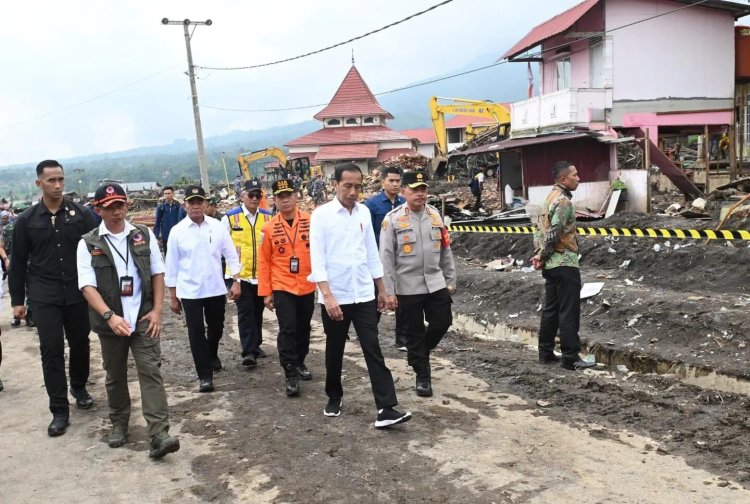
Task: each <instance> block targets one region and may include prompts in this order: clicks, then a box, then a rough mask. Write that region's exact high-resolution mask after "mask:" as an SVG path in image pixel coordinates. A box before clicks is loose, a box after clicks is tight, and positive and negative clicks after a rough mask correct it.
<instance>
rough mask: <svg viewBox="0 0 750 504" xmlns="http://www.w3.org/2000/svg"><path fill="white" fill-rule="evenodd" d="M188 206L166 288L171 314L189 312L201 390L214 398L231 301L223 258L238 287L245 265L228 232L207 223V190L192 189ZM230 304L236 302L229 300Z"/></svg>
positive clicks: (171, 245)
mask: <svg viewBox="0 0 750 504" xmlns="http://www.w3.org/2000/svg"><path fill="white" fill-rule="evenodd" d="M185 205H186V206H187V217H188V218H187V219H183V220H181V221H180V222H178V223H177V224H176V225H175V226H174V227H173V228H172V230H171V231H170V233H169V241H168V244H167V257H166V263H167V275H166V279H165V283H166V285H167V287H168V288H169V294H170V299H169V307H170V309H171V310H172V311H173V312H174V313H177V314H180V313H181V312H182V308H184V309H185V321H186V322H187V328H188V338H189V339H190V351H191V352H192V354H193V361H194V362H195V370H196V371H197V373H198V380H199V381H200V384H199V387H198V390H199V391H200V392H213V390H214V383H213V377H214V367H215V365H216V364H218V363H219V362H220V361H218V359H219V355H218V350H219V340H220V339H221V336H222V333H223V331H224V308H225V305H226V295H227V288H226V284H225V283H224V274H223V272H222V271H221V257H222V256H224V258H225V259H226V262H227V267H228V268H229V272H230V274H231V275H232V278H233V280H234V282H239V281H240V280H239V273H240V262H239V260H238V258H237V251H236V250H235V248H234V244H233V243H232V238H231V237H230V236H229V232H228V231H227V229H226V227H224V226H223V225H222V224H221V222H219V221H217V220H216V219H212V218H206V215H205V212H206V207H207V206H208V203H207V201H206V192H205V191H204V190H203V188H202V187H200V186H188V188H187V189H186V190H185ZM230 299H234V297H233V296H232V295H230ZM204 314H205V324H204ZM216 367H220V365H219V366H216Z"/></svg>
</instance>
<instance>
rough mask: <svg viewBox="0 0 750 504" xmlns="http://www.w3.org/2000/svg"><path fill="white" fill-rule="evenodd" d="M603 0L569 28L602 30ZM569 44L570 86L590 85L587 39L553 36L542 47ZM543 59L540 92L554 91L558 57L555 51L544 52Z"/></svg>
mask: <svg viewBox="0 0 750 504" xmlns="http://www.w3.org/2000/svg"><path fill="white" fill-rule="evenodd" d="M603 5H604V2H599V4H597V5H596V6H594V7H592V9H591V10H590V11H589V12H587V13H586V14H585V15H584V16H583V17H582V18H581V19H579V20H578V22H577V23H576V24H575V25H574V26H573V27H572V28H571V30H572V31H576V32H594V31H603V30H604V14H603V7H602V6H603ZM564 45H570V49H571V54H570V67H571V83H570V87H571V88H587V87H590V69H589V67H590V55H589V41H588V40H582V41H578V42H573V41H571V40H570V39H566V38H565V37H563V36H558V37H553V38H551V39H550V40H548V41H546V42H544V44H543V46H542V47H543V49H544V50H548V49H550V48H556V47H558V46H564ZM542 57H543V59H544V61H543V62H542V63H541V65H542V67H543V68H542V91H541V94H546V93H554V92H555V91H559V90H558V89H557V74H556V73H555V62H556V60H557V59H558V58H557V56H556V55H555V51H554V50H552V51H550V52H545V53H544V55H543V56H542Z"/></svg>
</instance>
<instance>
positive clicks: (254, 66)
mask: <svg viewBox="0 0 750 504" xmlns="http://www.w3.org/2000/svg"><path fill="white" fill-rule="evenodd" d="M452 1H453V0H443V1H442V2H440V3H437V4H435V5H433V6H431V7H428V8H427V9H425V10H423V11H420V12H417V13H415V14H412V15H411V16H407V17H405V18H403V19H399V20H398V21H394V22H393V23H390V24H387V25H385V26H382V27H380V28H378V29H376V30H372V31H369V32H367V33H364V34H362V35H359V36H357V37H353V38H350V39H349V40H344V41H343V42H338V43H336V44H333V45H330V46H328V47H324V48H322V49H317V50H315V51H310V52H308V53H305V54H300V55H298V56H292V57H291V58H284V59H281V60H277V61H269V62H267V63H258V64H257V65H248V66H239V67H210V66H200V65H196V66H195V67H196V68H200V69H203V70H250V69H252V68H261V67H268V66H272V65H278V64H280V63H287V62H289V61H294V60H298V59H302V58H307V57H308V56H312V55H314V54H320V53H322V52H325V51H330V50H331V49H334V48H336V47H341V46H343V45H346V44H349V43H351V42H354V41H355V40H360V39H363V38H365V37H369V36H370V35H374V34H376V33H379V32H382V31H384V30H387V29H388V28H392V27H394V26H396V25H400V24H401V23H405V22H406V21H409V20H410V19H414V18H415V17H418V16H421V15H422V14H426V13H428V12H430V11H433V10H435V9H437V8H438V7H442V6H443V5H446V4H449V3H451V2H452Z"/></svg>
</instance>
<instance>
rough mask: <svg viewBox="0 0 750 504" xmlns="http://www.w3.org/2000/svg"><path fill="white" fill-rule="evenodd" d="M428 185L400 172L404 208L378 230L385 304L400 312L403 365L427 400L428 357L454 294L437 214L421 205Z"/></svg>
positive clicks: (421, 176)
mask: <svg viewBox="0 0 750 504" xmlns="http://www.w3.org/2000/svg"><path fill="white" fill-rule="evenodd" d="M428 181H429V179H428V176H427V174H426V173H424V172H421V171H415V172H406V173H404V175H403V177H402V180H401V185H402V187H403V188H404V192H403V194H404V198H405V199H406V203H405V204H403V205H401V206H399V207H397V208H395V209H394V210H393V211H391V212H389V213H388V214H387V215H386V216H385V219H383V224H382V226H381V231H380V259H381V261H382V262H383V273H384V274H383V280H384V282H385V289H386V295H387V296H388V297H387V305H388V308H389V309H392V310H395V309H396V308H399V309H401V311H402V313H404V316H405V318H406V335H407V336H406V348H407V351H408V362H409V365H410V366H411V367H412V368H413V369H414V372H415V373H416V375H417V383H416V392H417V395H419V396H423V397H429V396H431V395H432V381H431V373H430V352H431V351H432V350H433V349H434V348H435V347H436V346H437V345H438V343H440V340H441V339H442V338H443V336H445V333H446V332H447V331H448V328H449V327H450V326H451V323H452V322H453V316H452V314H451V303H452V301H451V294H453V292H455V290H456V268H455V266H454V264H453V253H452V252H451V248H450V238H449V237H448V232H447V229H446V228H445V226H444V225H443V221H442V219H441V217H440V213H439V212H438V210H437V209H436V208H435V207H433V206H430V205H428V204H427V188H428ZM425 320H426V321H427V323H428V324H429V325H428V327H427V329H425V325H424V322H425Z"/></svg>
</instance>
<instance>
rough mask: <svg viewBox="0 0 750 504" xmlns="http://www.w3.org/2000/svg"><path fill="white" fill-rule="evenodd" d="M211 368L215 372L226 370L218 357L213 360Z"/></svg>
mask: <svg viewBox="0 0 750 504" xmlns="http://www.w3.org/2000/svg"><path fill="white" fill-rule="evenodd" d="M211 367H212V368H214V371H221V370H222V369H223V368H224V366H222V365H221V359H219V358H218V357H214V358H213V359H211Z"/></svg>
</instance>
